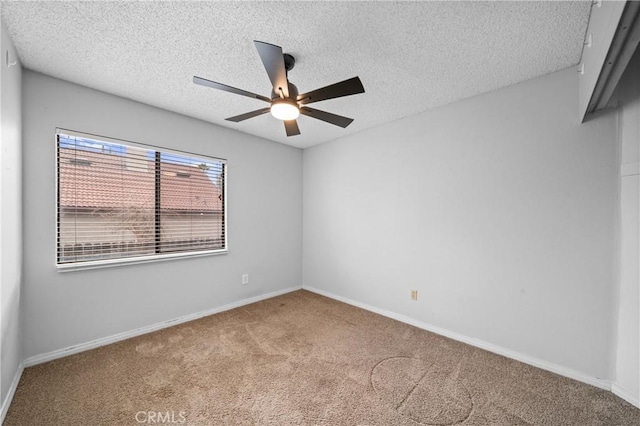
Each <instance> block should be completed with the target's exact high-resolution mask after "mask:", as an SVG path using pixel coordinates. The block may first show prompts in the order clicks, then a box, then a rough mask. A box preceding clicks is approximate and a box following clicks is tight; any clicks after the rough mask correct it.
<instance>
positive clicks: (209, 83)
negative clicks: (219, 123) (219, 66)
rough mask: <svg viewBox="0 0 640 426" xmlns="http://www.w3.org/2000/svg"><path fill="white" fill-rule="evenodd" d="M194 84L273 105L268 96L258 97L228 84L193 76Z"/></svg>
mask: <svg viewBox="0 0 640 426" xmlns="http://www.w3.org/2000/svg"><path fill="white" fill-rule="evenodd" d="M193 82H194V83H195V84H199V85H200V86H207V87H213V88H214V89H218V90H222V91H224V92H230V93H235V94H236V95H242V96H247V97H249V98H254V99H260V100H261V101H265V102H268V103H271V99H269V98H267V97H266V96H261V95H256V94H255V93H251V92H247V91H246V90H242V89H236V88H235V87H231V86H227V85H226V84H222V83H216V82H215V81H211V80H207V79H206V78H201V77H196V76H195V75H194V76H193Z"/></svg>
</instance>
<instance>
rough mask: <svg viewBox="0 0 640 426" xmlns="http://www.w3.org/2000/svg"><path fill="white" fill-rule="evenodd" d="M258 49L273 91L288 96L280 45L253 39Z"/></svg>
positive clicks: (285, 72) (285, 71)
mask: <svg viewBox="0 0 640 426" xmlns="http://www.w3.org/2000/svg"><path fill="white" fill-rule="evenodd" d="M253 44H255V45H256V49H257V50H258V55H260V59H262V63H263V64H264V69H265V70H267V74H269V80H271V84H272V85H273V91H274V92H275V94H276V95H278V96H279V95H280V90H279V89H282V93H283V94H284V97H285V98H288V97H289V84H288V83H287V70H286V69H285V67H284V56H283V54H282V47H280V46H276V45H273V44H269V43H264V42H262V41H256V40H254V41H253Z"/></svg>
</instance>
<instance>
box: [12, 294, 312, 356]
mask: <svg viewBox="0 0 640 426" xmlns="http://www.w3.org/2000/svg"><path fill="white" fill-rule="evenodd" d="M300 289H302V286H298V287H289V288H285V289H283V290H278V291H273V292H271V293H266V294H261V295H259V296H254V297H250V298H248V299H243V300H239V301H237V302H232V303H228V304H226V305H223V306H218V307H216V308H212V309H208V310H206V311H201V312H196V313H193V314H188V315H184V316H182V317H179V318H174V319H170V320H168V321H163V322H159V323H156V324H151V325H148V326H145V327H141V328H137V329H135V330H130V331H125V332H123V333H118V334H114V335H112V336H107V337H102V338H100V339H96V340H92V341H90V342H86V343H80V344H78V345H74V346H69V347H67V348H62V349H58V350H55V351H52V352H47V353H44V354H40V355H35V356H31V357H29V358H27V359H25V360H24V361H23V363H24V367H31V366H34V365H37V364H42V363H44V362H48V361H53V360H54V359H58V358H63V357H65V356H69V355H73V354H77V353H80V352H84V351H88V350H90V349H95V348H99V347H100V346H105V345H109V344H111V343H115V342H119V341H121V340H125V339H130V338H132V337H136V336H140V335H142V334H147V333H151V332H154V331H157V330H161V329H163V328H167V327H172V326H174V325H178V324H182V323H185V322H188V321H193V320H197V319H199V318H202V317H206V316H209V315H213V314H217V313H220V312H224V311H228V310H231V309H235V308H239V307H241V306H245V305H249V304H251V303H255V302H259V301H261V300H266V299H271V298H272V297H276V296H280V295H283V294H286V293H291V292H292V291H296V290H300Z"/></svg>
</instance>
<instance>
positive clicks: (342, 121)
mask: <svg viewBox="0 0 640 426" xmlns="http://www.w3.org/2000/svg"><path fill="white" fill-rule="evenodd" d="M300 114H304V115H306V116H309V117H311V118H316V119H318V120H322V121H326V122H327V123H331V124H334V125H336V126H340V127H342V128H345V127H347V126H348V125H349V124H351V122H353V118H348V117H343V116H341V115H337V114H332V113H330V112H326V111H320V110H319V109H315V108H309V107H303V108H300Z"/></svg>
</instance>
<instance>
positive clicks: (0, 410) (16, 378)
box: [0, 362, 24, 425]
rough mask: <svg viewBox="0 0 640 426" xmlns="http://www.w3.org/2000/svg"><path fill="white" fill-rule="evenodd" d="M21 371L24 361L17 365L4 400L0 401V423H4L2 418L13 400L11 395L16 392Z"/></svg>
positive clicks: (5, 415)
mask: <svg viewBox="0 0 640 426" xmlns="http://www.w3.org/2000/svg"><path fill="white" fill-rule="evenodd" d="M23 371H24V363H22V362H21V363H20V364H19V365H18V369H17V370H16V374H15V375H14V376H13V381H12V382H11V387H10V388H9V392H7V396H5V397H4V401H2V406H1V407H0V425H1V424H3V423H4V418H5V417H7V412H8V411H9V406H10V405H11V401H13V396H14V395H15V394H16V389H18V383H19V382H20V377H22V372H23Z"/></svg>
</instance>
